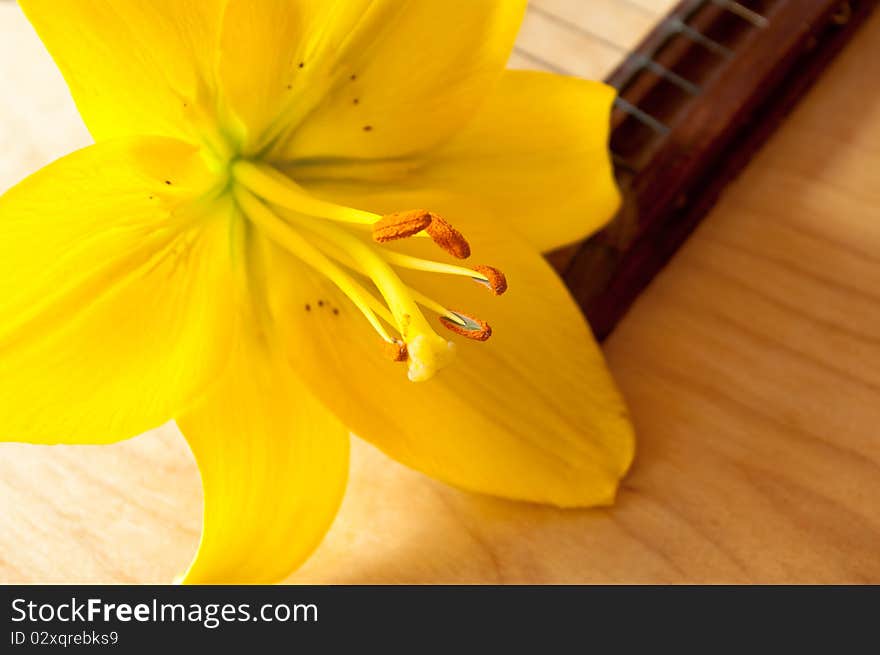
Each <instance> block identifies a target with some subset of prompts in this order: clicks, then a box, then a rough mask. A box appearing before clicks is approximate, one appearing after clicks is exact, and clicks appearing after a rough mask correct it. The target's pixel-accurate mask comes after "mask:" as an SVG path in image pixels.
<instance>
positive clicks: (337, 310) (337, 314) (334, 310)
mask: <svg viewBox="0 0 880 655" xmlns="http://www.w3.org/2000/svg"><path fill="white" fill-rule="evenodd" d="M333 316H339V308H338V307H334V308H333Z"/></svg>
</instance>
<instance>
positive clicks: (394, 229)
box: [373, 209, 432, 243]
mask: <svg viewBox="0 0 880 655" xmlns="http://www.w3.org/2000/svg"><path fill="white" fill-rule="evenodd" d="M431 220H432V219H431V213H430V212H428V211H425V210H424V209H415V210H412V211H405V212H396V213H394V214H388V215H387V216H383V217H382V218H381V219H379V220H378V221H376V222H375V223H373V240H374V241H375V242H376V243H387V242H388V241H397V240H398V239H408V238H409V237H412V236H415V235H416V234H418V233H419V232H421V231H423V230H425V229H426V228H427V227H428V226H429V225H431Z"/></svg>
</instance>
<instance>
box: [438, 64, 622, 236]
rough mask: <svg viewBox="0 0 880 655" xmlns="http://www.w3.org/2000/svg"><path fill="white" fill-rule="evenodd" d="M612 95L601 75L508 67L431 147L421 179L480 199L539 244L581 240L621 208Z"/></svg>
mask: <svg viewBox="0 0 880 655" xmlns="http://www.w3.org/2000/svg"><path fill="white" fill-rule="evenodd" d="M615 95H616V92H615V90H614V89H613V88H612V87H610V86H607V85H605V84H601V83H599V82H591V81H588V80H581V79H577V78H573V77H562V76H560V75H552V74H549V73H538V72H532V71H507V72H506V73H505V75H504V77H503V78H502V81H501V83H500V84H499V85H498V88H497V90H496V92H495V93H493V94H491V95H490V99H489V101H488V102H487V103H486V104H485V105H484V106H483V108H482V110H481V111H480V113H479V114H478V115H477V117H476V119H475V120H474V121H472V122H471V123H470V124H469V125H468V126H467V128H466V129H465V130H464V131H462V132H461V133H459V134H457V135H456V137H455V138H454V139H453V140H452V141H451V142H450V143H448V144H447V145H446V146H444V147H443V148H442V149H441V150H440V151H439V152H437V153H436V154H434V155H432V157H431V159H430V161H429V163H428V165H427V167H426V168H425V169H424V170H423V171H422V175H423V177H422V180H423V184H424V185H425V187H426V188H436V189H443V190H445V191H448V192H451V193H459V194H462V195H470V196H475V197H477V198H479V199H480V202H481V204H483V205H484V206H486V207H487V208H489V209H491V211H492V213H493V214H494V215H495V216H498V217H499V219H500V221H501V224H502V225H503V226H504V227H513V228H514V229H517V230H518V231H519V232H520V233H521V234H523V235H524V236H525V237H526V238H527V239H528V240H529V242H530V243H531V244H532V245H533V246H534V247H535V248H537V249H538V250H540V251H541V252H546V251H548V250H551V249H553V248H556V247H558V246H562V245H566V244H568V243H571V242H573V241H577V240H579V239H582V238H584V237H586V236H588V235H590V234H592V233H593V232H595V231H596V230H598V229H599V228H601V227H602V226H603V225H605V224H606V223H607V222H608V221H609V220H611V218H612V217H613V216H614V214H615V213H616V212H617V209H618V207H619V206H620V192H619V191H618V189H617V184H616V182H615V180H614V168H613V166H612V164H611V153H610V150H609V144H608V139H609V131H610V128H611V106H612V103H613V102H614V98H615Z"/></svg>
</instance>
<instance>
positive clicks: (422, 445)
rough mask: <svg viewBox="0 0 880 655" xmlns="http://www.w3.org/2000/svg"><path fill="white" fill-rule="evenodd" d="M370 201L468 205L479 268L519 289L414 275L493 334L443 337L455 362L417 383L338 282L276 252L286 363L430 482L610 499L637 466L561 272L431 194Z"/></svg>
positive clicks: (589, 500)
mask: <svg viewBox="0 0 880 655" xmlns="http://www.w3.org/2000/svg"><path fill="white" fill-rule="evenodd" d="M340 200H342V201H343V202H345V203H347V204H348V203H350V202H351V201H352V198H351V197H345V198H343V197H341V196H340ZM362 200H363V202H362V204H361V205H360V206H363V207H365V208H367V209H371V210H374V211H379V212H383V213H386V212H388V211H389V209H388V208H389V207H392V206H396V207H398V208H399V207H410V206H427V207H431V209H433V210H437V211H439V212H440V213H441V214H442V213H444V212H446V215H448V216H449V217H450V218H452V217H453V216H456V215H457V214H458V212H459V210H461V209H462V207H467V208H468V210H469V212H470V214H469V217H470V218H469V220H467V221H462V222H460V223H459V224H457V227H458V226H461V227H462V228H463V229H464V231H465V233H466V235H467V237H468V238H469V239H470V240H471V245H472V248H473V252H474V255H473V257H472V259H473V260H474V261H475V262H478V263H488V264H492V265H497V266H498V267H500V268H501V269H502V270H504V271H505V272H506V273H507V274H508V279H509V282H510V290H509V291H508V293H507V294H506V295H504V296H503V297H500V298H497V297H493V296H492V295H491V294H489V293H488V292H487V291H486V290H485V289H484V288H482V287H481V286H479V285H477V284H474V283H472V282H470V281H469V280H466V279H465V280H462V279H461V278H454V279H450V278H441V277H439V276H436V275H428V274H421V273H420V274H417V275H415V274H414V275H413V276H411V277H410V278H409V279H410V280H411V281H412V283H413V285H414V286H415V287H416V288H418V289H420V290H422V291H424V292H426V293H427V294H428V295H431V296H433V297H435V298H436V299H437V300H439V301H440V302H442V303H444V304H446V306H447V307H449V308H450V309H453V310H456V309H457V310H460V311H462V312H465V313H468V314H471V315H476V316H478V317H479V318H482V319H485V320H487V321H488V322H489V323H490V325H491V326H492V328H493V330H494V332H493V337H492V338H491V339H490V340H489V341H488V342H486V343H482V344H481V343H475V342H472V341H467V340H460V339H458V337H454V336H453V335H452V334H451V333H447V334H449V336H450V338H452V339H453V340H455V341H457V346H458V356H457V358H456V360H455V361H454V362H453V363H452V364H451V365H450V366H449V367H448V368H446V369H444V370H443V371H441V372H440V373H439V374H437V376H436V377H434V378H433V379H431V380H429V381H427V382H423V383H417V384H414V383H412V382H409V381H408V380H407V378H406V371H405V367H404V366H403V365H401V364H395V363H394V362H392V361H390V359H386V358H385V356H383V351H382V349H381V342H380V341H379V340H378V338H377V337H376V336H375V334H373V333H372V332H371V329H370V328H369V327H368V326H367V325H366V323H365V321H363V320H362V319H361V318H360V317H359V315H358V313H357V312H356V310H354V309H353V308H352V307H351V305H350V304H349V303H348V302H346V300H345V299H344V298H341V297H340V296H339V294H338V292H337V291H336V290H335V289H334V288H333V287H332V286H330V285H329V284H328V283H326V282H325V281H324V280H322V279H320V278H317V277H315V276H314V275H313V274H311V273H310V272H309V271H306V270H301V267H299V266H298V264H297V263H296V262H294V261H292V260H290V259H288V258H287V257H286V256H285V255H284V254H283V253H280V252H277V251H275V252H274V255H273V261H272V268H271V269H270V273H269V277H270V278H271V279H273V280H276V281H277V284H276V285H274V286H275V288H274V289H273V291H274V293H273V296H272V310H273V313H274V316H275V320H276V322H277V323H278V324H279V325H280V326H283V328H284V329H286V330H287V336H286V337H285V339H284V343H285V344H288V345H289V351H288V359H289V361H290V362H291V364H292V365H293V366H294V367H295V368H296V369H297V370H298V372H299V373H300V374H301V375H302V376H303V378H304V379H305V380H306V381H307V383H308V384H309V385H310V387H311V388H312V389H313V390H314V391H315V393H316V394H317V395H318V396H319V397H320V398H321V399H322V400H323V401H324V402H325V404H326V405H327V406H328V407H329V408H331V409H333V410H334V411H335V412H336V413H337V414H338V415H339V416H340V418H341V419H342V420H343V421H344V422H345V423H346V424H347V425H348V426H349V427H350V428H351V429H352V431H353V432H355V433H356V434H358V435H360V436H361V437H363V438H365V439H367V440H369V441H371V442H373V443H374V444H376V445H377V446H378V447H380V448H381V449H382V450H384V451H385V452H386V453H388V454H389V455H391V456H392V457H394V458H395V459H397V460H399V461H401V462H403V463H404V464H407V465H409V466H411V467H413V468H416V469H419V470H421V471H423V472H425V473H427V474H428V475H430V476H432V477H435V478H439V479H441V480H445V481H447V482H449V483H452V484H454V485H458V486H460V487H463V488H466V489H470V490H474V491H479V492H484V493H489V494H494V495H498V496H504V497H509V498H515V499H522V500H530V501H537V502H544V503H552V504H556V505H559V506H564V507H571V506H588V505H594V504H607V503H610V502H612V500H613V498H614V495H615V491H616V488H617V485H618V481H619V479H620V477H621V476H622V475H623V474H624V473H625V471H626V470H627V468H628V467H629V464H630V462H631V460H632V456H633V447H634V446H633V434H632V427H631V425H630V422H629V420H628V418H627V411H626V408H625V405H624V403H623V401H622V399H621V397H620V395H619V393H618V392H617V390H616V389H615V386H614V383H613V381H612V379H611V377H610V375H609V373H608V371H607V370H606V367H605V364H604V362H603V358H602V354H601V352H600V350H599V348H598V347H597V345H596V343H595V342H594V340H593V337H592V335H591V333H590V331H589V328H588V326H587V325H586V323H585V321H584V319H583V317H582V315H581V314H580V312H579V310H578V308H577V307H576V305H575V304H574V302H573V301H572V300H571V298H570V296H569V295H568V293H567V291H566V289H565V288H564V287H563V285H562V283H561V282H560V280H559V279H558V277H557V276H556V275H555V273H554V272H553V270H552V269H551V268H550V267H549V266H548V265H547V264H546V263H545V261H544V260H543V259H542V258H541V257H540V255H539V254H538V253H537V252H536V251H534V250H533V249H532V248H530V247H528V246H526V245H525V244H524V242H523V241H521V240H520V239H518V238H517V237H516V236H515V235H513V234H510V233H505V232H503V231H498V230H492V229H491V227H490V225H489V221H487V220H485V217H482V216H481V217H478V216H477V215H476V214H475V213H474V210H473V207H472V205H470V204H461V203H460V202H458V201H456V200H454V199H451V198H446V199H440V198H427V197H425V196H413V197H400V196H397V197H394V198H387V199H385V198H379V199H373V200H370V199H362ZM413 202H415V203H416V204H411V203H413ZM413 241H415V240H413ZM419 242H420V243H418V244H412V245H413V247H419V248H422V247H424V248H431V247H433V246H432V244H430V243H427V242H428V240H419ZM428 252H431V251H428ZM421 254H425V253H421ZM431 254H432V255H436V254H437V252H436V251H434V252H431ZM319 303H321V304H320V305H319ZM306 304H309V305H310V307H311V311H306V310H305V305H306ZM334 310H338V313H337V312H336V311H334ZM437 325H438V329H440V330H442V328H440V327H439V323H438V324H437Z"/></svg>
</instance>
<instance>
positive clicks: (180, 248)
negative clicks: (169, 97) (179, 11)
mask: <svg viewBox="0 0 880 655" xmlns="http://www.w3.org/2000/svg"><path fill="white" fill-rule="evenodd" d="M166 182H167V183H166ZM205 183H206V178H205V177H204V176H203V171H202V170H201V168H200V164H199V159H198V158H197V155H196V153H195V151H194V150H193V149H192V148H191V147H190V146H187V145H185V144H182V143H180V142H176V141H173V140H170V139H164V138H159V137H151V138H139V139H135V138H132V139H123V140H118V141H111V142H105V143H102V144H99V145H96V146H92V147H90V148H86V149H85V150H81V151H79V152H76V153H74V154H72V155H70V156H68V157H65V158H64V159H61V160H59V161H58V162H56V163H54V164H52V165H51V166H48V167H47V168H45V169H43V170H42V171H40V172H38V173H36V174H35V175H33V176H32V177H30V178H28V179H27V180H25V181H24V182H22V183H21V184H19V185H18V186H16V187H14V188H13V189H11V190H10V191H9V192H7V193H6V194H5V195H4V196H2V197H0V398H2V399H3V402H2V403H0V439H2V440H7V441H9V440H15V441H30V442H35V443H70V442H82V443H106V442H110V441H115V440H118V439H124V438H127V437H131V436H134V435H136V434H139V433H141V432H143V431H145V430H147V429H149V428H152V427H155V426H157V425H160V424H162V423H164V422H165V421H167V420H169V419H171V418H172V416H173V415H174V413H175V412H176V411H177V410H178V409H180V408H181V407H182V406H183V405H184V404H186V403H187V402H189V401H190V400H191V399H192V397H193V396H194V395H195V394H196V393H198V392H199V391H200V390H201V389H203V388H204V387H205V385H206V384H207V382H208V381H210V380H212V379H213V377H214V376H216V375H217V373H218V372H219V371H220V370H221V368H222V366H223V365H224V363H225V361H226V359H227V352H228V343H229V342H230V339H231V334H230V331H231V327H230V322H229V320H228V319H227V316H228V315H229V313H230V309H229V307H228V303H229V301H228V298H229V297H230V294H229V292H228V290H227V289H228V286H229V284H228V279H229V277H230V268H231V263H230V257H229V252H228V250H229V249H228V231H229V227H228V221H229V218H228V210H227V211H225V212H224V210H223V209H222V208H221V207H213V206H209V205H204V204H203V203H197V202H194V201H193V200H191V198H192V197H193V196H194V195H195V194H197V193H200V192H201V190H202V189H203V187H204V184H205ZM197 211H198V212H208V213H207V214H205V215H196V214H195V212H197Z"/></svg>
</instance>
